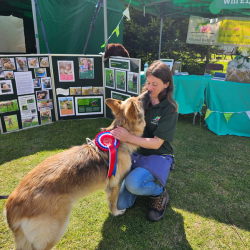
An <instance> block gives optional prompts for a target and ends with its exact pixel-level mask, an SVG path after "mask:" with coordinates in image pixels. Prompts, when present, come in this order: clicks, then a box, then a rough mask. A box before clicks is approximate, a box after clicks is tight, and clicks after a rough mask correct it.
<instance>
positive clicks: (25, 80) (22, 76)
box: [14, 71, 34, 95]
mask: <svg viewBox="0 0 250 250" xmlns="http://www.w3.org/2000/svg"><path fill="white" fill-rule="evenodd" d="M14 75H15V81H16V88H17V94H18V95H25V94H33V93H34V84H33V79H32V73H31V71H27V72H14Z"/></svg>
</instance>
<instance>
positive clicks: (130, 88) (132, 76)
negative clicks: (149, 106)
mask: <svg viewBox="0 0 250 250" xmlns="http://www.w3.org/2000/svg"><path fill="white" fill-rule="evenodd" d="M138 80H139V79H138V74H137V73H134V72H128V80H127V92H129V93H133V94H137V95H138V89H139V82H138Z"/></svg>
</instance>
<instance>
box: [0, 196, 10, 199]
mask: <svg viewBox="0 0 250 250" xmlns="http://www.w3.org/2000/svg"><path fill="white" fill-rule="evenodd" d="M8 198H9V195H0V200H4V199H8Z"/></svg>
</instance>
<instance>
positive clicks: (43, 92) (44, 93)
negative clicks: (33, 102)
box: [36, 90, 50, 100]
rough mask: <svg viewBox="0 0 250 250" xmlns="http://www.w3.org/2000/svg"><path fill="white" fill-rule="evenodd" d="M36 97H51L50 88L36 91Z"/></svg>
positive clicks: (39, 98)
mask: <svg viewBox="0 0 250 250" xmlns="http://www.w3.org/2000/svg"><path fill="white" fill-rule="evenodd" d="M36 99H37V100H41V99H50V98H49V91H48V90H41V91H36Z"/></svg>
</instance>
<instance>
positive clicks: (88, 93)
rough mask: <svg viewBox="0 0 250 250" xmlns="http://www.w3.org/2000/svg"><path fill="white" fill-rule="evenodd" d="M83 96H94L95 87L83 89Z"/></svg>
mask: <svg viewBox="0 0 250 250" xmlns="http://www.w3.org/2000/svg"><path fill="white" fill-rule="evenodd" d="M82 95H93V87H92V86H88V87H82Z"/></svg>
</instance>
